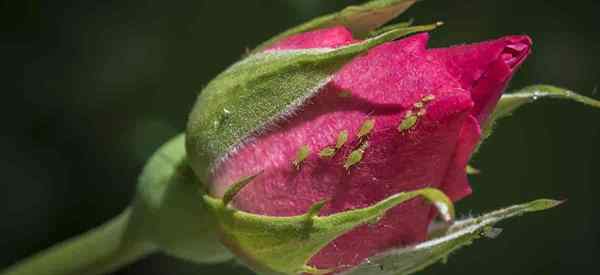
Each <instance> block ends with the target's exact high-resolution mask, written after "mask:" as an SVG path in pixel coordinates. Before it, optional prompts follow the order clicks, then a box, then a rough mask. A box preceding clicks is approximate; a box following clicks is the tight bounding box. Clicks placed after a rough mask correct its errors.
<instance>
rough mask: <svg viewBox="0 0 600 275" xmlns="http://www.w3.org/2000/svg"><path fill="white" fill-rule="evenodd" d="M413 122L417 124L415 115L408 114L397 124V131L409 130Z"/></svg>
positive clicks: (413, 124)
mask: <svg viewBox="0 0 600 275" xmlns="http://www.w3.org/2000/svg"><path fill="white" fill-rule="evenodd" d="M415 124H417V116H415V115H411V116H408V117H406V118H404V119H403V120H402V122H401V123H400V125H398V131H400V132H404V131H406V130H409V129H410V128H412V127H414V126H415Z"/></svg>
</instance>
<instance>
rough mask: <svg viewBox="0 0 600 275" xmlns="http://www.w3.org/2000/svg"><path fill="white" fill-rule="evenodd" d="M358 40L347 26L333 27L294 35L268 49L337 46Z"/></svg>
mask: <svg viewBox="0 0 600 275" xmlns="http://www.w3.org/2000/svg"><path fill="white" fill-rule="evenodd" d="M354 42H356V40H354V38H352V33H351V32H350V31H349V30H348V29H347V28H345V27H342V26H339V27H333V28H328V29H320V30H316V31H312V32H307V33H303V34H300V35H294V36H291V37H288V38H286V39H285V40H282V41H279V42H277V43H275V44H273V45H272V46H270V47H269V48H268V49H267V50H294V49H309V48H337V47H341V46H345V45H348V44H352V43H354Z"/></svg>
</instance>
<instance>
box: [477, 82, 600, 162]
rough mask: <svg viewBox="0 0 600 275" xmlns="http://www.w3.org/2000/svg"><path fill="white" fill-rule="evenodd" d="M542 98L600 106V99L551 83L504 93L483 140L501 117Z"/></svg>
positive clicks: (487, 126)
mask: <svg viewBox="0 0 600 275" xmlns="http://www.w3.org/2000/svg"><path fill="white" fill-rule="evenodd" d="M542 98H557V99H567V100H572V101H575V102H579V103H582V104H585V105H588V106H591V107H594V108H600V100H596V99H593V98H589V97H586V96H583V95H580V94H577V93H575V92H573V91H570V90H567V89H564V88H560V87H556V86H551V85H531V86H527V87H525V88H522V89H519V90H517V91H515V92H512V93H507V94H504V95H502V97H501V98H500V100H499V101H498V104H496V108H495V109H494V111H493V112H492V114H491V115H490V117H489V118H488V120H487V121H486V122H485V124H484V125H483V126H482V135H481V136H482V139H481V140H482V142H483V141H484V140H485V139H486V138H488V137H489V136H490V135H491V134H492V131H493V129H494V125H495V124H496V122H497V121H498V120H499V119H501V118H504V117H507V116H510V115H511V114H512V113H513V112H514V111H516V110H517V109H519V108H520V107H522V106H524V105H526V104H528V103H532V102H535V101H537V100H538V99H542ZM480 145H481V142H480V144H479V145H478V146H477V149H476V150H475V151H477V150H478V149H479V146H480Z"/></svg>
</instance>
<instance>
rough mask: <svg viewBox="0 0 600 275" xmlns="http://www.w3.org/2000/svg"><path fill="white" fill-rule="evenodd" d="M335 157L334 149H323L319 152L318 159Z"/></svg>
mask: <svg viewBox="0 0 600 275" xmlns="http://www.w3.org/2000/svg"><path fill="white" fill-rule="evenodd" d="M334 155H335V148H332V147H325V148H324V149H323V150H321V152H319V157H321V158H330V157H333V156H334Z"/></svg>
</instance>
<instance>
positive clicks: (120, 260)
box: [0, 208, 156, 275]
mask: <svg viewBox="0 0 600 275" xmlns="http://www.w3.org/2000/svg"><path fill="white" fill-rule="evenodd" d="M131 216H132V215H131V210H130V209H129V208H128V209H126V210H125V211H123V213H121V214H120V215H118V216H117V217H115V218H113V219H112V220H110V221H108V222H106V223H105V224H103V225H101V226H99V227H97V228H95V229H93V230H90V231H88V232H86V233H84V234H82V235H80V236H76V237H73V238H71V239H69V240H66V241H64V242H62V243H59V244H56V245H54V246H52V247H50V248H48V249H46V250H44V251H41V252H39V253H37V254H35V255H33V256H31V257H29V258H27V259H25V260H22V261H20V262H18V263H16V264H14V265H13V266H11V267H9V268H8V269H7V270H4V271H2V272H0V275H94V274H104V273H108V272H111V271H113V270H115V269H117V268H119V267H121V266H124V265H126V264H129V263H131V262H133V261H135V260H137V259H139V258H142V257H144V256H146V255H148V254H150V253H152V252H153V251H155V250H156V248H155V247H154V246H152V245H151V244H149V243H147V242H145V241H143V240H141V239H140V238H139V237H138V236H137V234H136V232H135V230H134V228H133V226H131V224H130V218H131Z"/></svg>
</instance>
